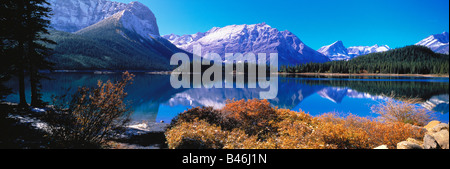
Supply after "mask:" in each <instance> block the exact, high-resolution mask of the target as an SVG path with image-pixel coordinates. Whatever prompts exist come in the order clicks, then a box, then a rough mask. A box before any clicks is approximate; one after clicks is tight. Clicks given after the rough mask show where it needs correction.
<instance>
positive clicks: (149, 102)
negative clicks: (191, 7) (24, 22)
mask: <svg viewBox="0 0 450 169" xmlns="http://www.w3.org/2000/svg"><path fill="white" fill-rule="evenodd" d="M49 75H50V77H51V79H52V80H45V81H43V82H42V86H43V89H42V93H43V98H44V101H48V102H50V101H51V96H52V95H56V96H60V95H64V94H71V93H74V92H75V91H76V89H77V88H78V87H79V86H87V87H95V86H96V84H97V81H98V80H102V81H107V80H112V81H114V80H119V79H120V78H121V74H118V73H117V74H106V75H104V74H102V75H99V74H93V73H52V74H49ZM15 83H16V80H15V79H12V80H11V81H10V82H8V83H7V84H6V85H7V86H11V87H14V86H17V85H16V84H15ZM27 86H28V85H27ZM247 86H248V84H247V83H246V84H245V88H233V89H226V88H209V89H208V88H199V89H194V88H191V89H174V88H172V86H171V85H170V76H168V75H152V74H145V73H136V77H135V79H134V82H133V84H132V85H130V86H129V87H127V88H126V91H127V93H128V97H127V100H128V101H129V103H130V106H131V107H132V108H133V110H134V111H135V113H134V115H133V119H134V120H146V121H157V120H164V121H166V122H168V121H169V120H170V119H171V118H173V117H174V116H176V115H177V114H178V113H181V112H183V111H184V110H186V109H188V108H191V107H202V106H212V107H214V108H216V109H220V108H222V107H224V106H225V104H226V101H227V100H232V99H235V100H241V99H254V98H256V99H259V96H260V92H261V91H268V90H269V89H261V88H248V87H247ZM257 86H258V85H257ZM448 91H449V90H448V78H446V79H445V78H444V79H442V78H427V79H423V78H420V79H417V78H368V79H367V78H366V79H359V78H356V79H355V78H353V79H352V78H311V77H289V76H280V77H279V79H278V95H277V97H276V98H274V99H271V100H268V101H269V102H270V103H271V104H272V105H273V106H277V107H278V108H285V109H297V108H300V109H303V108H304V107H305V108H306V107H307V106H305V105H304V104H309V105H308V107H312V109H311V108H309V109H308V112H309V113H311V114H316V113H319V112H315V109H314V107H321V105H324V106H325V104H326V105H328V106H331V108H330V111H333V110H334V111H340V110H339V109H340V107H345V110H342V111H350V112H351V113H353V114H357V115H358V114H359V113H360V112H361V111H370V107H369V106H365V107H367V109H364V110H361V109H360V108H358V109H356V108H355V109H352V108H353V107H356V106H355V103H354V102H355V101H358V104H366V103H369V102H370V103H371V104H373V103H375V102H376V101H377V100H379V99H383V98H385V95H390V94H391V93H395V94H396V96H401V97H419V98H421V99H422V100H425V101H424V102H423V103H422V104H421V105H422V106H423V107H425V108H427V109H429V110H432V111H435V112H440V113H439V114H441V115H444V117H440V118H444V119H445V118H446V120H443V121H448V110H449V109H448V107H449V92H448ZM13 92H14V94H12V95H10V96H8V97H7V99H6V100H7V101H10V102H17V101H18V96H17V89H15V88H13ZM27 92H29V89H27ZM28 100H30V99H29V98H28ZM306 100H307V102H306V103H304V102H305V101H306ZM327 102H329V103H327ZM311 104H312V105H311ZM333 105H334V106H333ZM363 107H364V106H363ZM366 113H367V112H366Z"/></svg>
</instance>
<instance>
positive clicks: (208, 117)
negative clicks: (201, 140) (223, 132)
mask: <svg viewBox="0 0 450 169" xmlns="http://www.w3.org/2000/svg"><path fill="white" fill-rule="evenodd" d="M196 120H197V121H198V120H203V121H205V122H207V123H209V124H216V125H218V126H225V125H224V123H226V119H225V118H224V117H223V116H222V115H221V113H219V112H218V110H214V108H212V107H203V108H201V107H195V108H192V109H189V110H186V111H184V112H183V113H180V114H178V116H176V117H175V118H174V119H172V121H171V123H170V126H169V127H168V128H169V129H170V128H172V127H174V126H176V125H178V124H180V123H182V122H193V121H196Z"/></svg>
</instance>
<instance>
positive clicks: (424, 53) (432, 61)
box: [280, 46, 449, 74]
mask: <svg viewBox="0 0 450 169" xmlns="http://www.w3.org/2000/svg"><path fill="white" fill-rule="evenodd" d="M448 61H449V55H445V54H439V53H434V52H433V51H431V50H430V49H429V48H427V47H423V46H407V47H404V48H400V49H394V50H390V51H386V52H381V53H372V54H368V55H364V56H358V57H356V58H354V59H351V60H349V61H333V62H326V63H307V64H303V65H297V66H290V67H286V66H282V67H280V72H288V73H305V72H313V73H350V74H358V73H389V74H449V62H448Z"/></svg>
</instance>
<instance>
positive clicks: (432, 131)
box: [423, 122, 449, 149]
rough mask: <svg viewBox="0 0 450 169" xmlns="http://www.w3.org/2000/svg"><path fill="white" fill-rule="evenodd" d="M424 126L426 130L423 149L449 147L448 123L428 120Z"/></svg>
mask: <svg viewBox="0 0 450 169" xmlns="http://www.w3.org/2000/svg"><path fill="white" fill-rule="evenodd" d="M433 125H434V126H433ZM426 127H428V128H427V131H428V132H427V134H425V137H424V140H423V142H424V145H423V146H424V148H425V149H449V133H448V124H446V123H439V124H436V122H430V123H429V125H427V126H426Z"/></svg>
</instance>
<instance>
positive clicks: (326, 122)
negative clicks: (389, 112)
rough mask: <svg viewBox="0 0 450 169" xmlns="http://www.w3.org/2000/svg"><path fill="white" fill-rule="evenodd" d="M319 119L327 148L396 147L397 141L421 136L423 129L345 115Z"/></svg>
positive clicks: (332, 115) (420, 137)
mask: <svg viewBox="0 0 450 169" xmlns="http://www.w3.org/2000/svg"><path fill="white" fill-rule="evenodd" d="M318 118H319V119H320V121H321V122H322V125H320V131H321V132H322V138H323V140H324V142H325V143H326V144H325V145H327V144H328V146H331V147H328V148H340V149H343V148H358V149H369V148H375V147H377V146H380V145H387V146H388V147H389V148H396V146H397V143H399V142H401V141H405V140H406V139H408V138H415V139H422V138H423V136H424V134H425V131H424V130H423V129H422V128H420V127H416V126H412V125H410V124H405V123H402V122H382V121H377V120H376V119H368V118H363V117H357V116H354V115H348V116H346V117H339V116H337V115H336V114H324V115H322V116H319V117H318Z"/></svg>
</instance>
